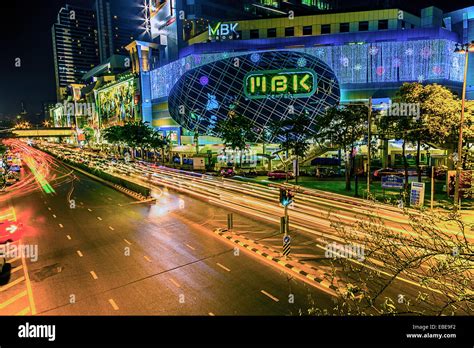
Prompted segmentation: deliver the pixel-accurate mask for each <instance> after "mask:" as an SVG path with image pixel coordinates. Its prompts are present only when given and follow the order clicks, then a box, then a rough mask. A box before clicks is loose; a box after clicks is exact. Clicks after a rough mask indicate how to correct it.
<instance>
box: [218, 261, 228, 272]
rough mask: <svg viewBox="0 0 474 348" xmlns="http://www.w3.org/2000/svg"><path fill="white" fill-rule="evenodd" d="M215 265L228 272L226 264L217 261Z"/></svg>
mask: <svg viewBox="0 0 474 348" xmlns="http://www.w3.org/2000/svg"><path fill="white" fill-rule="evenodd" d="M217 266H219V267H220V268H222V269H224V270H226V271H227V272H230V269H228V268H227V267H226V266H224V265H221V264H220V263H219V262H218V263H217Z"/></svg>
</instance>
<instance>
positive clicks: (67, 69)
mask: <svg viewBox="0 0 474 348" xmlns="http://www.w3.org/2000/svg"><path fill="white" fill-rule="evenodd" d="M52 40H53V56H54V71H55V75H56V96H57V99H58V101H61V100H62V99H63V98H64V96H65V94H66V90H67V86H68V85H70V84H72V83H81V82H82V77H83V76H84V74H85V73H87V72H88V71H89V70H90V69H92V68H93V67H94V66H96V65H97V64H99V48H98V47H99V45H98V31H97V20H96V14H95V13H94V11H93V10H91V9H86V8H81V7H77V6H71V5H66V6H64V7H62V8H61V9H60V10H59V13H58V18H57V22H56V23H55V24H54V25H53V27H52Z"/></svg>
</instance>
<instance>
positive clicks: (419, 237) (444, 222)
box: [311, 210, 474, 316]
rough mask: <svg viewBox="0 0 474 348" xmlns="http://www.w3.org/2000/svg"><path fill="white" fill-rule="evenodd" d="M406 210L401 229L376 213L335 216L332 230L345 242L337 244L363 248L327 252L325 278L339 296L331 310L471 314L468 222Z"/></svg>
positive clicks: (472, 251) (473, 302)
mask: <svg viewBox="0 0 474 348" xmlns="http://www.w3.org/2000/svg"><path fill="white" fill-rule="evenodd" d="M404 214H405V217H406V219H407V220H408V221H409V223H410V224H409V228H408V229H407V230H403V231H401V230H399V231H396V230H394V229H391V228H390V227H389V226H388V225H385V224H384V222H383V220H382V219H380V218H379V217H378V216H376V215H371V217H370V218H368V219H360V220H358V221H357V222H355V223H354V224H352V225H343V224H342V223H340V220H339V219H338V218H334V220H333V221H332V227H333V228H334V233H335V235H336V236H337V237H338V238H339V240H340V242H339V243H343V244H339V245H345V246H361V247H362V248H363V249H361V250H363V251H362V253H360V254H361V255H355V254H353V255H351V254H349V255H348V256H349V257H346V258H344V257H343V258H341V257H334V254H333V255H331V254H327V257H329V258H330V263H331V266H330V268H331V270H330V271H328V272H326V273H327V274H328V276H327V280H328V281H329V282H331V283H332V285H333V286H334V287H335V288H336V289H337V290H336V293H337V295H338V296H337V301H336V305H335V307H334V308H333V312H334V313H335V314H337V315H347V314H351V315H400V314H404V315H406V314H416V315H438V316H439V315H471V314H472V313H473V311H474V292H473V287H472V284H473V281H474V278H473V273H472V262H473V261H474V258H473V255H474V248H473V245H472V243H471V242H470V241H469V239H468V238H469V237H468V235H467V234H468V232H469V229H470V228H471V227H472V226H469V225H468V224H467V223H466V222H465V221H463V219H462V217H461V216H460V215H458V214H452V213H440V212H435V213H433V212H428V211H424V210H421V211H417V212H410V211H408V210H407V211H404ZM329 219H331V216H329ZM446 229H449V230H450V231H449V232H447V231H446ZM352 250H357V251H360V249H356V248H353V249H352ZM361 256H362V258H360V257H361ZM354 259H356V261H359V262H354ZM401 279H404V280H405V281H404V282H403V283H401ZM400 284H402V285H401V287H400ZM400 289H402V291H400ZM311 312H312V313H317V314H320V313H321V310H320V309H317V308H316V309H315V308H313V309H312V310H311ZM323 314H328V312H327V311H323Z"/></svg>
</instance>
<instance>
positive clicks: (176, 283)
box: [170, 278, 181, 288]
mask: <svg viewBox="0 0 474 348" xmlns="http://www.w3.org/2000/svg"><path fill="white" fill-rule="evenodd" d="M170 282H172V283H173V284H174V285H175V286H176V287H178V288H180V287H181V285H179V283H178V282H177V281H176V280H174V279H173V278H170Z"/></svg>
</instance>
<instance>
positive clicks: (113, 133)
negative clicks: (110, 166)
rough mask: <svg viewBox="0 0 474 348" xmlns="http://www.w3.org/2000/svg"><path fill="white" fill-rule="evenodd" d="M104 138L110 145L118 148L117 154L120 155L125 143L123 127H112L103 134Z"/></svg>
mask: <svg viewBox="0 0 474 348" xmlns="http://www.w3.org/2000/svg"><path fill="white" fill-rule="evenodd" d="M102 136H103V138H104V139H105V140H106V141H107V142H108V143H110V144H113V145H116V146H117V152H118V153H119V154H120V145H121V144H123V143H125V135H124V132H123V127H121V126H112V127H109V128H106V129H105V130H104V131H103V132H102Z"/></svg>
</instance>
